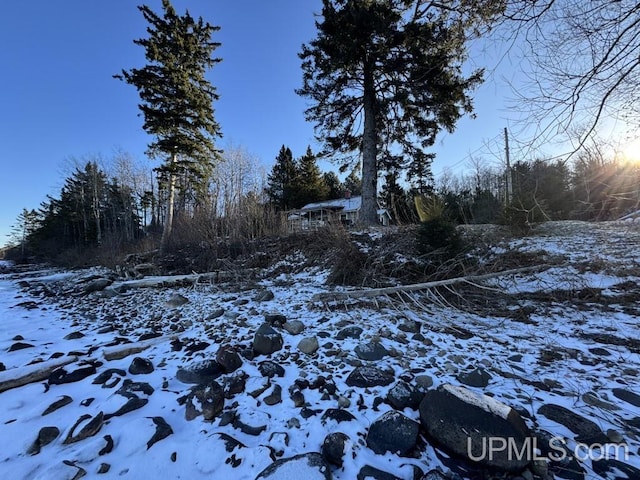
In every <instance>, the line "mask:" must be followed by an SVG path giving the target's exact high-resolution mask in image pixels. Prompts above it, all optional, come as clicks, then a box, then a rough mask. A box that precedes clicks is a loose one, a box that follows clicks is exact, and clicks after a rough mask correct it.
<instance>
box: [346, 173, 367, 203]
mask: <svg viewBox="0 0 640 480" xmlns="http://www.w3.org/2000/svg"><path fill="white" fill-rule="evenodd" d="M343 187H344V191H345V192H349V193H350V194H351V196H352V197H357V196H359V195H362V179H361V178H360V177H358V174H357V173H356V171H355V170H352V171H351V173H350V174H349V175H348V176H347V178H345V179H344V183H343Z"/></svg>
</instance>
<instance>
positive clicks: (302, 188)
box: [296, 147, 329, 208]
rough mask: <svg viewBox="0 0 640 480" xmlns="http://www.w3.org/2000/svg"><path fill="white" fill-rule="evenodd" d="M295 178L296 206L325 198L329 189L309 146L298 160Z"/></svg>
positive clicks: (299, 206)
mask: <svg viewBox="0 0 640 480" xmlns="http://www.w3.org/2000/svg"><path fill="white" fill-rule="evenodd" d="M297 178H298V181H297V183H296V189H297V190H298V194H297V198H296V207H297V208H301V207H303V206H305V205H306V204H308V203H312V202H319V201H322V200H325V199H326V198H327V194H328V191H329V189H328V187H327V186H326V184H325V183H324V181H323V178H322V174H321V173H320V169H319V168H318V164H317V163H316V156H315V155H314V154H313V152H312V151H311V147H307V152H306V153H305V154H304V155H303V156H302V157H300V159H299V160H298V175H297Z"/></svg>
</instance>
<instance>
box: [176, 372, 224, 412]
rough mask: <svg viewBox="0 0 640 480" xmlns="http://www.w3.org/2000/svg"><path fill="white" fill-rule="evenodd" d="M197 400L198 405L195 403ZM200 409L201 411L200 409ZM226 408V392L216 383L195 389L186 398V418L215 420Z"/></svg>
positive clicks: (212, 382)
mask: <svg viewBox="0 0 640 480" xmlns="http://www.w3.org/2000/svg"><path fill="white" fill-rule="evenodd" d="M194 400H197V403H196V402H194ZM198 407H200V410H199V409H198ZM223 408H224V390H223V388H222V387H221V386H220V384H219V383H218V382H216V381H211V382H209V383H208V384H206V385H199V386H198V387H195V388H194V389H193V390H192V391H191V393H189V395H187V398H186V409H185V418H186V419H187V420H193V419H194V418H196V417H197V416H198V415H202V416H203V418H204V419H205V420H206V421H211V420H213V419H214V418H215V417H216V416H218V415H219V414H220V413H221V412H222V409H223Z"/></svg>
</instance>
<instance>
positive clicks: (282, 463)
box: [256, 452, 332, 480]
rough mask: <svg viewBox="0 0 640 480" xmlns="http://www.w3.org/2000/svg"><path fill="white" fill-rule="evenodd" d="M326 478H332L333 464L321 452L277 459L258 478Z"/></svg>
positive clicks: (327, 479) (258, 479)
mask: <svg viewBox="0 0 640 480" xmlns="http://www.w3.org/2000/svg"><path fill="white" fill-rule="evenodd" d="M292 472H295V474H294V475H295V478H298V479H307V478H314V479H315V478H318V477H320V478H324V479H325V480H331V478H332V475H331V466H330V465H329V464H328V463H327V461H326V460H325V459H324V457H323V456H322V455H321V454H319V453H315V452H313V453H303V454H300V455H296V456H294V457H290V458H281V459H279V460H276V461H275V462H273V463H272V464H271V465H269V466H268V467H267V468H265V469H264V470H263V471H262V472H260V473H259V474H258V476H257V477H256V480H260V479H267V478H271V479H273V480H277V479H282V478H293V477H292Z"/></svg>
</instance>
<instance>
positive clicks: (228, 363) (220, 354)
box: [216, 345, 242, 373]
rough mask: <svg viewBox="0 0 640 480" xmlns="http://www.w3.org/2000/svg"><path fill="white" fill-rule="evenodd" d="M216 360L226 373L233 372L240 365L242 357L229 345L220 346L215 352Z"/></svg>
mask: <svg viewBox="0 0 640 480" xmlns="http://www.w3.org/2000/svg"><path fill="white" fill-rule="evenodd" d="M216 362H218V364H219V365H220V366H221V367H222V369H223V370H224V371H225V372H226V373H231V372H235V371H236V370H237V369H239V368H240V367H241V366H242V358H240V355H238V352H236V351H235V350H234V349H233V348H231V347H230V346H228V345H226V346H221V347H220V348H219V349H218V351H217V352H216Z"/></svg>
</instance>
